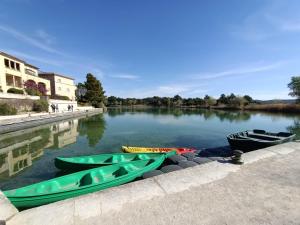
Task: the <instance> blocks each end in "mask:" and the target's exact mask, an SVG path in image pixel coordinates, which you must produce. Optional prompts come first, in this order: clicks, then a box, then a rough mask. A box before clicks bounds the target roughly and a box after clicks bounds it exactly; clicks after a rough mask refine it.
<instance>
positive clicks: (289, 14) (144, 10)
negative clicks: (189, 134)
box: [0, 0, 300, 99]
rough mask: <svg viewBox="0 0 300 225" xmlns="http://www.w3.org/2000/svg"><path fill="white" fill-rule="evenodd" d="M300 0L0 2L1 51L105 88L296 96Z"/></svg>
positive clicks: (127, 92) (118, 92)
mask: <svg viewBox="0 0 300 225" xmlns="http://www.w3.org/2000/svg"><path fill="white" fill-rule="evenodd" d="M299 11H300V1H297V0H295V1H293V0H274V1H271V0H244V1H240V0H226V1H219V0H210V1H208V0H207V1H204V0H202V1H200V0H186V1H184V0H180V1H179V0H148V1H146V0H126V1H125V0H107V1H101V0H99V1H96V0H94V1H92V0H86V1H79V0H72V1H71V0H69V1H67V0H51V1H50V0H48V1H47V0H44V1H38V0H0V51H5V52H7V53H10V54H13V55H16V56H18V57H21V58H23V59H25V60H26V61H28V63H31V64H34V65H36V66H38V67H39V68H41V70H42V71H54V72H57V73H61V74H65V75H69V76H72V77H74V78H75V79H76V82H82V81H84V79H85V75H86V73H88V72H91V73H93V74H94V75H96V76H97V77H98V78H99V79H100V80H101V82H102V83H103V86H104V88H105V90H106V94H107V95H115V96H120V97H146V96H154V95H158V96H174V95H175V94H179V95H181V96H183V97H203V96H204V95H205V94H209V95H212V96H214V97H218V96H219V95H220V94H222V93H225V94H230V93H231V92H234V93H236V94H240V95H244V94H250V95H251V96H253V97H254V98H256V99H276V98H290V97H289V96H288V92H289V90H288V88H287V83H288V82H289V80H290V77H291V76H293V75H299V74H300V71H299V70H300V67H299V60H300V42H299V40H300V13H299Z"/></svg>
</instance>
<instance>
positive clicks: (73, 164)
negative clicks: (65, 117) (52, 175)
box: [54, 153, 163, 171]
mask: <svg viewBox="0 0 300 225" xmlns="http://www.w3.org/2000/svg"><path fill="white" fill-rule="evenodd" d="M157 154H163V153H111V154H99V155H90V156H78V157H68V158H63V157H57V158H55V160H54V164H55V166H56V168H58V169H60V170H68V171H80V170H84V169H91V168H95V167H99V166H107V165H113V164H119V163H128V162H133V161H136V160H145V159H152V158H156V157H157Z"/></svg>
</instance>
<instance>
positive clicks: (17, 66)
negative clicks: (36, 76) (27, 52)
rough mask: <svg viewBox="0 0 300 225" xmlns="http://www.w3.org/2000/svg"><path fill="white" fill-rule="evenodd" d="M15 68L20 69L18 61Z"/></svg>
mask: <svg viewBox="0 0 300 225" xmlns="http://www.w3.org/2000/svg"><path fill="white" fill-rule="evenodd" d="M16 69H17V70H18V71H20V63H16Z"/></svg>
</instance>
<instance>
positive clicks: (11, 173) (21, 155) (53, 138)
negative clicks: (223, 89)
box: [0, 109, 300, 190]
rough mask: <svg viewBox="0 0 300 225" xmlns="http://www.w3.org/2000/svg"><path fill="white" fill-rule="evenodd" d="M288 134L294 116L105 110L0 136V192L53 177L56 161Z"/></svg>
mask: <svg viewBox="0 0 300 225" xmlns="http://www.w3.org/2000/svg"><path fill="white" fill-rule="evenodd" d="M254 128H256V129H266V130H269V131H274V132H278V131H291V132H294V133H296V134H297V137H298V138H300V116H299V115H287V114H270V113H257V112H255V113H253V112H251V113H250V112H239V111H236V112H230V111H212V110H181V109H143V110H128V109H110V110H109V111H108V112H107V113H105V114H103V115H102V114H99V115H96V116H91V117H84V118H79V119H72V120H67V121H62V122H59V123H55V124H50V125H46V126H40V127H35V128H32V129H27V130H22V131H17V132H14V133H9V134H5V135H1V136H0V189H1V190H7V189H11V188H17V187H21V186H24V185H28V184H32V183H35V182H39V181H42V180H47V179H50V178H53V177H55V176H58V175H59V173H58V172H59V171H58V170H57V169H56V168H55V167H54V164H53V160H54V158H55V157H57V156H79V155H89V154H99V153H107V152H119V151H120V148H121V146H122V145H131V146H164V147H167V146H170V147H174V146H185V147H195V148H214V147H220V146H226V145H228V143H227V140H226V135H227V134H229V133H232V132H237V131H242V130H247V129H254Z"/></svg>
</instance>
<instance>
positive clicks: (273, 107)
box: [107, 103, 300, 113]
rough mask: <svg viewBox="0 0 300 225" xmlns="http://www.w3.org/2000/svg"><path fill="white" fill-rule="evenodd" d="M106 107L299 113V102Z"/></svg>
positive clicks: (114, 107) (112, 107)
mask: <svg viewBox="0 0 300 225" xmlns="http://www.w3.org/2000/svg"><path fill="white" fill-rule="evenodd" d="M107 108H108V109H118V108H124V109H133V108H135V109H144V108H145V109H151V108H155V109H168V108H170V109H207V110H224V111H226V110H228V111H258V112H259V111H260V112H272V113H300V104H283V103H278V104H253V105H248V106H245V107H233V106H224V105H222V106H170V107H168V106H149V105H131V106H130V105H124V106H107Z"/></svg>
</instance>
